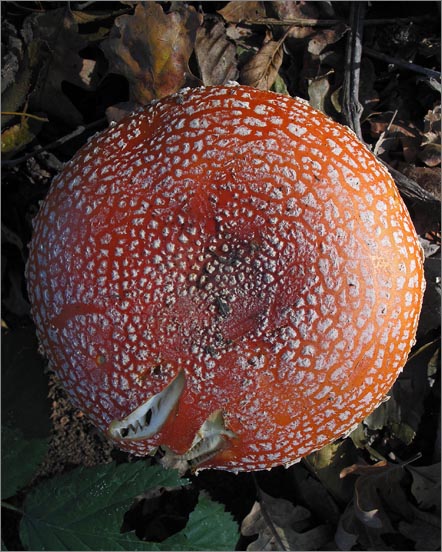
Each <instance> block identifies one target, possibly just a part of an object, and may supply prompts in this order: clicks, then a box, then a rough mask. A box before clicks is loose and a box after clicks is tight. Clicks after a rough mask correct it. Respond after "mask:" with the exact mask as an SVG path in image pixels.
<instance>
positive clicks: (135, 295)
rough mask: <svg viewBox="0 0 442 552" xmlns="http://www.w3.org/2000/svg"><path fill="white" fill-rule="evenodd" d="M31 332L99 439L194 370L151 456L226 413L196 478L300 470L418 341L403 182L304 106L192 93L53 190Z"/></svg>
mask: <svg viewBox="0 0 442 552" xmlns="http://www.w3.org/2000/svg"><path fill="white" fill-rule="evenodd" d="M27 277H28V287H29V295H30V299H31V303H32V312H33V316H34V320H35V323H36V327H37V332H38V336H39V339H40V341H41V344H42V346H43V349H44V351H45V353H46V355H47V356H48V358H49V360H50V363H51V366H52V367H53V368H54V369H55V370H56V371H57V372H58V374H59V375H60V377H61V378H62V380H63V381H64V384H65V386H66V389H67V390H68V391H69V393H70V394H71V396H72V398H73V400H74V402H75V404H77V405H78V406H79V407H80V408H82V409H83V410H84V411H85V412H86V413H87V414H88V415H89V416H90V418H91V419H92V421H93V422H94V423H95V424H96V425H97V426H98V427H100V428H101V429H102V430H103V431H106V430H107V428H108V427H109V424H111V423H112V422H113V421H114V420H122V419H124V418H126V417H127V416H129V415H130V413H131V412H133V411H134V410H136V409H137V408H138V407H140V405H142V404H143V403H144V402H145V401H146V400H147V399H148V398H149V397H152V396H154V395H156V394H158V393H161V392H162V390H163V389H164V388H165V387H166V386H167V385H168V384H169V383H170V382H171V381H172V380H173V379H174V378H176V376H177V374H178V373H179V372H180V371H183V373H184V374H185V379H186V386H185V388H184V389H183V391H182V393H181V394H180V396H179V398H178V400H177V403H176V405H175V409H174V411H173V414H171V415H170V416H168V417H167V420H165V422H164V423H162V424H161V427H158V431H157V432H156V433H155V434H154V435H150V436H148V437H146V438H145V439H142V440H126V439H124V440H123V441H121V440H119V441H118V440H117V444H118V446H120V447H121V448H123V449H125V450H130V451H131V452H133V453H135V454H139V455H144V454H148V453H149V451H150V450H151V449H152V448H153V447H156V446H158V445H166V446H168V447H170V448H171V449H172V450H173V451H174V453H176V454H178V455H179V454H185V452H186V451H187V450H189V449H190V448H191V446H192V442H193V440H194V438H195V435H197V433H198V430H199V429H200V428H201V427H202V425H203V424H204V422H205V420H207V419H208V417H209V416H210V415H211V414H212V413H213V412H216V411H222V412H223V413H224V422H225V424H226V428H227V429H228V431H231V432H233V433H235V434H236V435H237V436H238V438H237V439H233V440H231V442H230V443H229V447H227V448H224V449H223V450H221V451H220V453H219V454H217V455H215V456H213V457H211V458H210V459H208V460H207V462H205V463H204V467H218V468H224V469H231V470H258V469H265V468H269V467H272V466H276V465H280V464H290V463H293V462H295V461H297V460H298V459H299V458H301V457H302V456H304V455H306V454H308V453H310V452H312V451H314V450H316V449H318V448H320V447H321V446H323V445H325V444H327V443H329V442H331V441H332V440H334V439H336V438H337V437H339V436H340V435H342V434H345V433H346V432H348V431H349V429H350V428H351V427H353V426H354V424H355V423H357V422H358V421H360V420H362V419H363V418H364V417H365V416H366V415H368V414H369V413H370V412H371V411H372V410H373V409H374V408H375V407H376V406H377V405H378V404H379V403H380V402H381V400H382V398H383V397H384V396H385V394H386V393H387V392H388V390H389V389H390V387H391V386H392V385H393V383H394V381H395V379H396V378H397V376H398V374H399V372H400V371H401V370H402V368H403V366H404V364H405V361H406V358H407V355H408V352H409V350H410V347H411V345H412V343H413V339H414V336H415V332H416V326H417V322H418V317H419V312H420V308H421V303H422V295H423V290H424V280H423V271H422V253H421V249H420V246H419V243H418V240H417V237H416V234H415V232H414V229H413V226H412V223H411V220H410V217H409V215H408V213H407V211H406V209H405V207H404V205H403V202H402V200H401V199H400V197H399V194H398V192H397V190H396V188H395V185H394V183H393V181H392V179H391V177H390V175H389V174H388V173H387V171H386V170H385V169H384V167H383V166H382V165H381V164H380V163H379V162H377V160H376V159H375V157H374V156H373V155H372V154H371V153H370V152H369V151H368V150H367V149H366V148H365V147H364V146H363V145H361V144H360V143H359V142H358V141H357V139H356V138H355V136H354V135H353V133H352V132H351V131H349V130H348V129H346V128H344V127H342V126H340V125H338V124H336V123H334V122H333V121H331V120H330V119H329V118H327V117H325V116H324V115H323V114H321V113H319V112H317V111H315V110H314V109H312V108H311V107H310V106H309V105H308V104H307V103H306V102H305V101H303V100H299V99H296V98H290V97H288V96H283V95H279V94H274V93H270V92H264V91H259V90H254V89H251V88H248V87H245V86H219V87H208V88H201V89H186V90H184V91H181V92H180V93H178V94H176V95H174V96H170V97H168V98H165V99H163V100H160V101H155V102H152V104H151V105H150V106H148V107H146V108H142V109H139V110H138V111H137V112H135V113H134V114H133V115H132V116H129V117H128V118H126V119H125V120H124V121H122V122H120V123H118V124H116V125H113V126H112V127H110V128H109V129H108V130H106V131H104V132H103V133H101V134H98V135H97V136H95V137H93V138H92V139H91V140H90V141H89V142H88V144H86V145H85V146H84V147H83V148H82V149H81V150H80V151H79V152H78V153H77V155H76V156H75V157H74V158H73V159H72V160H71V161H70V162H69V163H67V165H66V167H65V168H64V170H63V171H62V172H61V174H60V175H59V176H58V177H57V178H56V179H55V180H54V182H53V185H52V187H51V190H50V192H49V194H48V196H47V198H46V200H45V202H44V204H43V206H42V208H41V210H40V213H39V214H38V216H37V217H36V220H35V232H34V237H33V240H32V242H31V245H30V257H29V262H28V266H27Z"/></svg>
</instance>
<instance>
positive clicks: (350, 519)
mask: <svg viewBox="0 0 442 552" xmlns="http://www.w3.org/2000/svg"><path fill="white" fill-rule="evenodd" d="M350 474H352V475H355V476H357V480H356V482H355V486H354V497H353V500H352V501H351V502H350V503H349V504H348V506H347V508H346V510H345V512H344V513H343V515H342V516H341V519H340V520H339V524H338V528H337V531H336V534H335V542H336V544H337V545H338V548H339V549H340V550H349V549H351V547H352V546H354V545H356V544H358V546H359V547H362V549H364V550H396V549H397V546H398V544H399V546H403V547H404V548H401V549H407V550H409V549H413V548H411V547H412V546H413V544H414V549H415V550H433V549H434V548H420V544H421V543H422V542H425V543H428V542H431V543H434V526H435V525H436V526H437V525H439V521H437V520H436V516H435V515H433V513H428V512H425V511H423V510H422V509H420V508H417V507H416V506H415V505H414V504H413V503H412V502H411V500H410V495H411V491H410V486H411V480H412V478H411V477H410V476H409V474H408V473H407V468H406V467H405V466H403V465H398V464H391V463H388V462H387V461H381V462H378V463H376V464H374V465H364V464H353V465H352V466H349V467H347V468H346V469H344V470H342V471H341V477H347V476H348V475H350ZM410 526H411V527H413V529H414V533H413V531H411V530H410ZM405 547H406V548H405Z"/></svg>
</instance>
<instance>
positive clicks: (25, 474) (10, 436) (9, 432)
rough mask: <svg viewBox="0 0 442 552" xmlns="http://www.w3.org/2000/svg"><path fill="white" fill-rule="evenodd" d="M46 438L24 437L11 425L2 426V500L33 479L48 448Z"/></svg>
mask: <svg viewBox="0 0 442 552" xmlns="http://www.w3.org/2000/svg"><path fill="white" fill-rule="evenodd" d="M47 445H48V444H47V441H46V439H29V440H27V439H24V438H23V435H22V434H21V433H20V432H19V431H17V430H14V429H11V428H9V427H2V492H1V496H2V500H3V499H5V498H9V497H11V496H13V495H15V494H16V493H17V491H18V490H20V489H21V488H22V487H24V486H25V485H26V484H28V483H29V482H30V481H31V478H32V476H33V474H34V473H35V470H36V469H37V466H38V465H39V464H40V463H41V461H42V460H43V458H44V455H45V454H46V450H47Z"/></svg>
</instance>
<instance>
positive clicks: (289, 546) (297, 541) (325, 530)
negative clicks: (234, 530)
mask: <svg viewBox="0 0 442 552" xmlns="http://www.w3.org/2000/svg"><path fill="white" fill-rule="evenodd" d="M260 495H261V500H262V502H255V504H254V505H253V507H252V510H251V511H250V513H249V514H247V516H246V517H245V518H244V520H243V522H242V524H241V533H242V534H243V535H244V536H249V537H250V536H253V535H258V538H257V539H256V540H255V541H253V542H252V543H250V544H249V546H248V547H247V550H281V547H280V545H279V543H278V538H277V537H275V534H274V533H275V532H276V534H277V536H278V537H279V540H280V541H281V543H282V545H283V546H284V548H285V549H286V550H321V549H323V546H324V545H326V544H327V543H329V542H330V541H331V539H332V531H331V528H330V527H329V526H328V525H315V524H314V522H313V520H312V518H311V515H310V512H309V511H308V510H307V508H304V507H303V506H299V505H296V506H295V505H294V504H292V503H291V502H290V501H288V500H285V499H283V498H274V497H272V496H270V495H268V494H266V493H263V492H262V491H261V493H260ZM269 518H270V520H271V522H270V523H271V524H273V527H272V526H271V525H270V524H269Z"/></svg>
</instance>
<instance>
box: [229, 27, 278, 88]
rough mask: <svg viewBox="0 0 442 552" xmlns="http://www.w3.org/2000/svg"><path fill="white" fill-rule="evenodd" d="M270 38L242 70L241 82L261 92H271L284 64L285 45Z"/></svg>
mask: <svg viewBox="0 0 442 552" xmlns="http://www.w3.org/2000/svg"><path fill="white" fill-rule="evenodd" d="M284 39H285V35H284V37H283V38H282V39H281V40H273V39H271V38H268V40H267V42H265V43H264V45H263V46H262V48H261V49H260V50H259V52H257V53H256V54H255V55H254V56H253V57H252V58H251V59H250V60H249V61H248V62H247V63H246V64H245V65H244V66H243V67H242V69H241V71H240V76H239V81H240V83H241V84H247V85H249V86H253V87H254V88H259V89H260V90H270V88H271V87H272V85H273V83H274V82H275V79H276V76H277V75H278V71H279V69H280V67H281V64H282V59H283V56H284V53H283V43H284Z"/></svg>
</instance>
